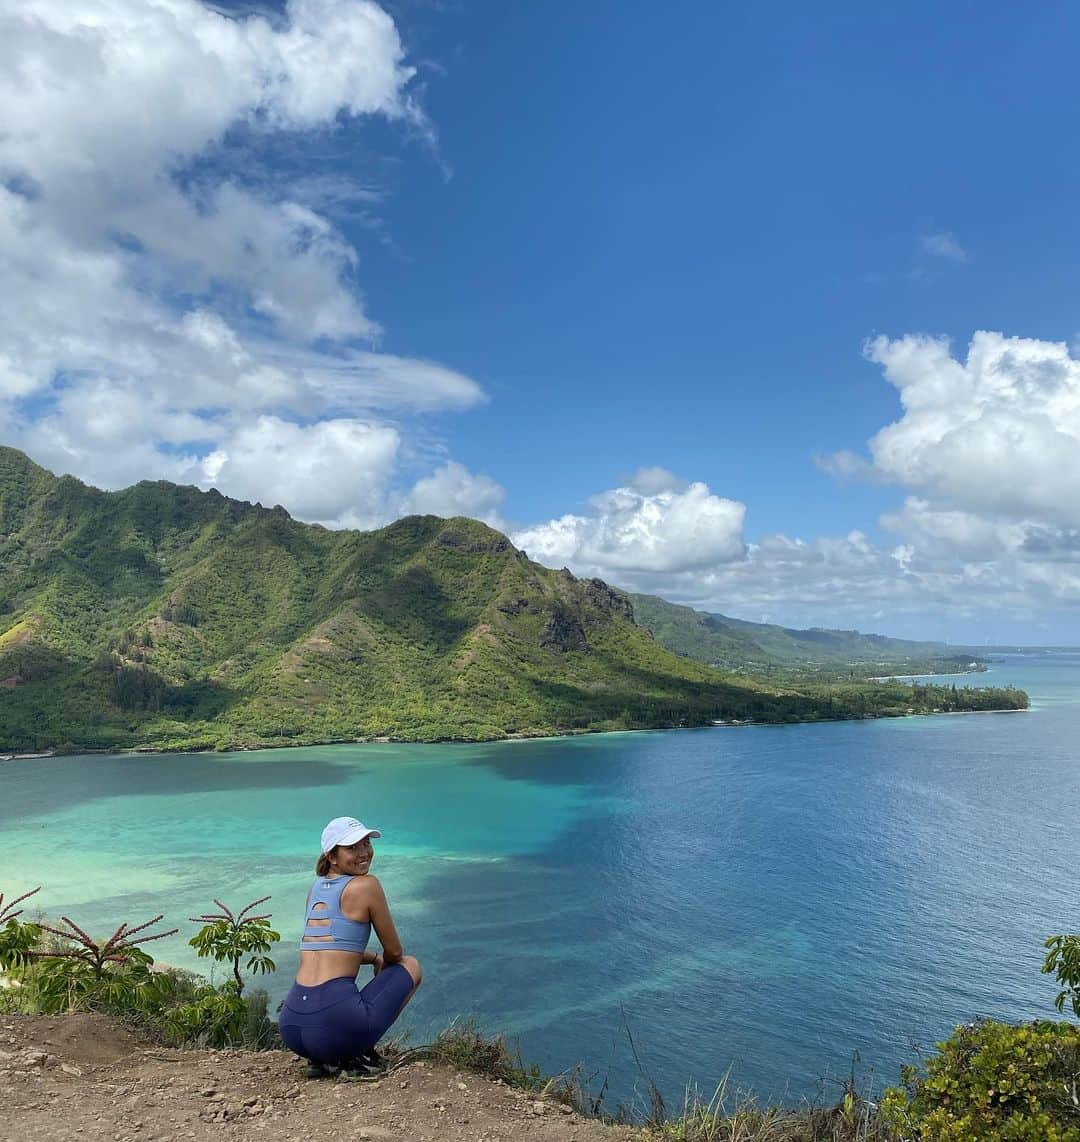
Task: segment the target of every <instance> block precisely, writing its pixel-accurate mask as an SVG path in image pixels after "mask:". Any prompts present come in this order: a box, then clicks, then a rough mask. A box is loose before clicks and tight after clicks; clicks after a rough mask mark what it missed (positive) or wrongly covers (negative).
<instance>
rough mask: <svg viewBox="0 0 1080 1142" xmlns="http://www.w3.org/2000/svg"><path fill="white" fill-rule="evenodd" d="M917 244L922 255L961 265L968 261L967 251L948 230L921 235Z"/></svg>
mask: <svg viewBox="0 0 1080 1142" xmlns="http://www.w3.org/2000/svg"><path fill="white" fill-rule="evenodd" d="M919 244H920V246H921V248H922V250H923V253H926V254H931V255H933V256H934V257H935V258H944V259H945V260H946V261H949V262H958V263H960V264H961V265H963V264H964V263H966V262H967V260H968V256H967V251H966V250H965V249H964V248H963V246H961V245H960V243H959V242H958V241H957V240H956V238H955V236H954V235H953V234H951V233H949V231H948V230H940V231H937V232H936V233H930V234H923V236H922V238H921V239H920V242H919Z"/></svg>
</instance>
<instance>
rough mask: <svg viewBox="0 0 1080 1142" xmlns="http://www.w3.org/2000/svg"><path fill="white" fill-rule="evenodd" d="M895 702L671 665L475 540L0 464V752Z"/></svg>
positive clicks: (585, 587) (515, 728)
mask: <svg viewBox="0 0 1080 1142" xmlns="http://www.w3.org/2000/svg"><path fill="white" fill-rule="evenodd" d="M1013 693H1014V694H1016V693H1017V692H1013ZM867 694H868V695H869V696H867ZM909 697H910V695H909V694H908V692H907V691H906V690H905V692H904V693H902V694H900V695H899V696H897V694H893V693H889V692H887V691H886V690H885V689H880V690H879V688H869V689H868V690H867V693H866V694H862V695H861V696H860V697H859V698H858V701H857V702H854V704H852V703H849V702H848V700H847V699H843V698H839V697H838V695H837V694H835V693H834V694H826V693H824V692H822V691H820V690H814V689H813V688H795V687H787V686H779V685H772V684H767V683H764V682H759V681H755V680H753V679H748V678H745V677H735V676H732V675H730V674H724V673H721V672H719V671H716V670H714V669H711V668H709V667H708V666H706V665H704V664H702V663H698V662H694V661H692V660H690V659H687V658H684V657H680V656H678V655H676V654H673V653H672V652H671V651H669V650H666V649H665V648H664V647H663V646H661V645H660V643H659V642H657V641H656V640H654V639H653V638H652V637H651V635H650V634H649V633H648V632H647V631H646V630H645V629H643V628H642V627H641V626H639V625H638V624H637V623H635V621H634V618H633V611H632V608H631V605H630V603H629V602H628V600H627V598H626V596H624V595H622V594H621V593H620V592H617V591H614V590H612V589H611V588H610V587H608V586H607V585H606V584H604V583H602V582H600V581H599V580H578V579H575V578H574V576H572V575H571V574H570V573H569V572H567V571H551V570H548V569H546V568H544V567H541V566H539V565H538V564H536V563H533V562H531V561H530V560H529V559H528V558H526V557H525V555H524V554H523V553H522V552H520V551H517V550H516V549H515V548H514V547H513V546H512V545H511V544H510V542H509V540H507V539H506V537H505V536H503V535H501V534H500V533H498V532H496V531H493V530H492V529H491V528H489V527H487V526H485V525H484V524H481V523H478V522H476V521H475V520H468V519H451V520H443V519H439V518H436V517H434V516H421V517H415V516H414V517H409V518H406V519H402V520H398V521H397V522H395V523H393V524H391V525H390V526H388V527H385V528H383V529H381V530H379V531H372V532H355V531H336V532H332V531H327V530H326V529H324V528H321V527H316V526H311V525H307V524H302V523H298V522H297V521H295V520H293V519H291V518H290V517H289V515H288V513H287V512H285V511H284V510H283V509H281V508H274V509H265V508H262V507H260V506H258V505H251V504H247V503H238V502H236V501H234V500H229V499H226V498H225V497H224V496H221V495H219V494H218V493H217V492H213V491H211V492H201V491H198V490H197V489H194V488H182V487H176V486H174V485H171V484H167V483H149V482H147V483H141V484H138V485H136V486H135V487H132V488H128V489H125V490H124V491H121V492H111V493H107V492H101V491H98V490H96V489H94V488H90V487H87V486H85V485H84V484H81V483H80V482H79V481H77V480H74V479H72V478H70V477H65V478H62V479H58V478H56V477H54V476H52V475H50V474H49V473H48V472H46V471H44V469H42V468H39V467H38V466H37V465H35V464H33V463H32V462H31V461H30V460H28V459H27V458H26V457H25V456H24V455H23V454H22V453H19V452H16V451H14V450H12V449H2V448H0V748H4V749H8V750H26V749H43V748H55V747H74V748H118V747H128V746H147V747H156V748H194V747H199V746H208V747H239V746H254V745H265V744H298V743H305V742H314V741H328V740H337V739H355V738H369V737H392V738H397V739H401V740H409V741H430V740H438V739H461V740H476V739H485V738H497V737H503V736H506V735H513V734H548V733H557V732H563V731H571V730H584V729H628V728H637V727H646V726H675V725H694V724H707V723H709V722H711V721H713V720H716V719H725V720H745V719H755V720H770V721H778V720H780V721H786V720H798V719H804V718H816V717H843V716H848V715H850V714H857V715H862V714H868V713H870V714H873V713H903V712H907V711H908V710H910V709H913V708H919V709H923V708H925V709H930V708H940V706H941V698H940V697H935V696H933V695H930V696H927V695H923V696H922V697H921V698H918V699H917V700H916V701H915V703H914V705H913V704H912V702H911V701H909ZM984 700H985V699H984ZM1018 701H1019V699H1015V700H1014V699H1007V698H1003V699H1002V703H1003V704H1015V702H1018Z"/></svg>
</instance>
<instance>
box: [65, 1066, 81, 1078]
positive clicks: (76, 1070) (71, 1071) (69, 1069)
mask: <svg viewBox="0 0 1080 1142" xmlns="http://www.w3.org/2000/svg"><path fill="white" fill-rule="evenodd" d="M60 1069H61V1070H62V1071H63V1072H64V1074H65V1075H74V1076H75V1077H76V1078H80V1077H81V1075H82V1068H81V1067H77V1066H75V1064H74V1063H61V1064H60Z"/></svg>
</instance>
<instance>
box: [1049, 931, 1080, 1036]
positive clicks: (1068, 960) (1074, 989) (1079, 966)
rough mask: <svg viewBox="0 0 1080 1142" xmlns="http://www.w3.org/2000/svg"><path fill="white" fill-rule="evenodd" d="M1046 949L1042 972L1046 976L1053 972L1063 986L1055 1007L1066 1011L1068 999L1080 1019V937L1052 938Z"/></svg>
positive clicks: (1055, 1001)
mask: <svg viewBox="0 0 1080 1142" xmlns="http://www.w3.org/2000/svg"><path fill="white" fill-rule="evenodd" d="M1046 949H1047V951H1046V959H1045V960H1044V961H1043V966H1042V970H1043V972H1044V973H1045V974H1046V975H1049V974H1050V973H1051V972H1053V973H1054V974H1055V975H1056V977H1057V981H1058V983H1060V984H1062V985H1063V987H1062V990H1061V991H1059V992H1058V995H1057V999H1055V1000H1054V1006H1055V1007H1056V1008H1057V1009H1058V1011H1064V1010H1065V1000H1066V999H1067V1000H1068V1001H1069V1004H1070V1005H1071V1007H1072V1009H1073V1014H1074V1015H1075V1016H1076V1017H1077V1018H1080V936H1050V937H1049V938H1048V939H1047V941H1046Z"/></svg>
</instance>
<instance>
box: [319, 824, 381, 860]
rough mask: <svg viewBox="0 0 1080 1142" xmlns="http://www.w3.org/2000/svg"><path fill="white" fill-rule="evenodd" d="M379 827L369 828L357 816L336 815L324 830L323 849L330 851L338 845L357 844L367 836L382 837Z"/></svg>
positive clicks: (326, 851)
mask: <svg viewBox="0 0 1080 1142" xmlns="http://www.w3.org/2000/svg"><path fill="white" fill-rule="evenodd" d="M381 836H382V833H380V832H379V830H378V829H369V828H368V827H367V825H362V824H361V823H360V822H359V821H358V820H357V819H356V818H355V817H335V818H334V819H333V820H332V821H331V822H330V824H328V825H327V826H326V828H325V829H323V831H322V851H323V852H324V853H328V852H329V851H330V850H331V849H333V848H336V847H337V846H338V845H355V844H356V842H357V841H362V840H363V839H364V838H365V837H381Z"/></svg>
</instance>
